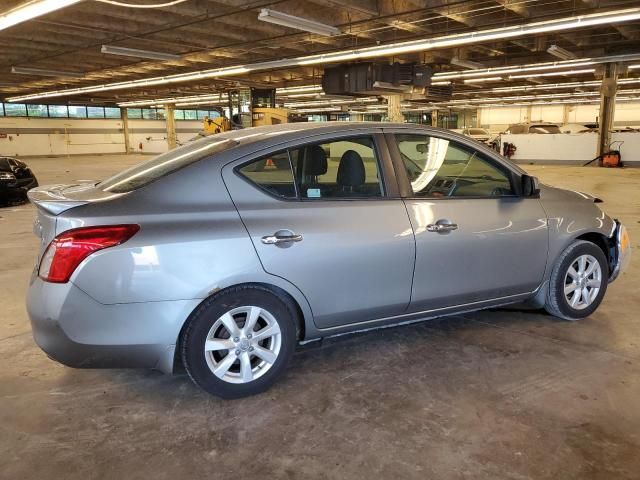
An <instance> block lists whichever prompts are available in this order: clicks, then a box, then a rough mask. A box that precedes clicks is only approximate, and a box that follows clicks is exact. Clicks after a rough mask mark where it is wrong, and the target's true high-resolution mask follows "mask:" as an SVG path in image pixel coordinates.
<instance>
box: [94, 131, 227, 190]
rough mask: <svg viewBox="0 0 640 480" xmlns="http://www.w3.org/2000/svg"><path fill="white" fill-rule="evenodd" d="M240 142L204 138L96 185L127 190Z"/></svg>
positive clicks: (143, 184)
mask: <svg viewBox="0 0 640 480" xmlns="http://www.w3.org/2000/svg"><path fill="white" fill-rule="evenodd" d="M214 138H215V137H214ZM237 144H238V142H236V141H235V140H230V139H224V140H218V141H215V140H214V139H213V138H211V137H207V138H203V139H202V140H197V141H194V142H191V143H189V144H187V145H185V146H184V147H180V148H177V149H175V150H170V151H169V152H167V153H163V154H162V155H159V156H157V157H155V158H154V159H152V160H149V161H147V162H143V163H140V164H138V165H135V166H133V167H131V168H129V169H128V170H125V171H123V172H120V173H118V174H116V175H114V176H113V177H111V178H108V179H107V180H105V181H103V182H100V183H99V184H98V185H96V188H100V189H102V190H104V191H105V192H113V193H127V192H130V191H132V190H135V189H137V188H140V187H143V186H145V185H148V184H149V183H151V182H153V181H155V180H157V179H159V178H161V177H164V176H165V175H169V174H170V173H173V172H175V171H177V170H179V169H181V168H184V167H186V166H188V165H191V164H192V163H196V162H198V161H200V160H202V159H204V158H206V157H209V156H211V155H213V154H216V153H220V152H222V151H224V150H228V149H229V148H232V147H234V146H235V145H237Z"/></svg>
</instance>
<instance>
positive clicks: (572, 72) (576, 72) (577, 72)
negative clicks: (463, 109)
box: [465, 68, 596, 82]
mask: <svg viewBox="0 0 640 480" xmlns="http://www.w3.org/2000/svg"><path fill="white" fill-rule="evenodd" d="M595 71H596V69H595V68H585V69H582V70H567V71H565V72H547V73H535V74H528V75H510V76H509V80H517V79H519V78H536V77H557V76H560V75H581V74H583V73H593V72H595ZM465 82H466V80H465Z"/></svg>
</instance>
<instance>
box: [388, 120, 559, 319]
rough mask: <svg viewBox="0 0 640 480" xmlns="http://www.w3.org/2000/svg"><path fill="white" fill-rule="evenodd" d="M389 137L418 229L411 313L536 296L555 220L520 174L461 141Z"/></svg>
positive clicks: (416, 134) (403, 135) (400, 133)
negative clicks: (524, 192)
mask: <svg viewBox="0 0 640 480" xmlns="http://www.w3.org/2000/svg"><path fill="white" fill-rule="evenodd" d="M388 139H389V140H388V143H389V145H390V150H391V152H392V155H394V156H395V159H396V162H397V163H396V165H397V170H398V171H404V172H405V175H406V176H405V177H404V181H405V182H406V187H405V188H406V190H407V198H406V199H405V202H406V205H407V211H408V214H409V217H410V219H411V222H412V225H413V229H414V231H415V239H416V266H415V277H414V281H413V291H412V298H411V306H410V310H411V311H424V310H431V309H438V308H446V307H453V306H460V305H468V304H473V303H476V302H483V301H490V300H495V299H505V300H508V299H509V298H510V297H514V296H518V295H522V294H526V293H529V292H532V291H534V290H535V289H536V288H537V287H538V286H539V285H540V283H541V282H542V278H543V274H544V270H545V265H546V261H547V251H548V232H547V220H546V214H545V212H544V210H543V208H542V205H541V204H540V200H539V199H538V198H523V197H521V196H520V195H519V187H518V186H517V182H518V181H519V175H517V174H516V172H513V171H511V170H510V169H508V168H507V167H506V166H505V165H503V164H501V163H500V162H498V161H497V160H495V159H493V158H492V157H491V156H490V155H487V154H485V153H483V152H482V151H480V149H477V148H476V147H475V146H473V144H472V143H466V142H461V141H458V140H455V139H454V138H446V137H439V136H436V135H433V134H431V133H428V132H427V133H425V131H424V130H423V131H418V132H414V133H410V132H408V131H407V130H404V131H398V132H396V133H395V135H388Z"/></svg>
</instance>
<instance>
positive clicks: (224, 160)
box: [27, 123, 614, 372]
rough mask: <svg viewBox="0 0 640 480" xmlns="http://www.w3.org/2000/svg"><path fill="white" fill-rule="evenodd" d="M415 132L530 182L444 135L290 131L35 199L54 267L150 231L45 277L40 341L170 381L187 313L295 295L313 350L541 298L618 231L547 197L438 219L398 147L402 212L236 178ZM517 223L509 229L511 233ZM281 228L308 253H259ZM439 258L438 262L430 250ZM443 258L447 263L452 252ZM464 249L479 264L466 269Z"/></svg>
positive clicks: (82, 361) (92, 361) (80, 361)
mask: <svg viewBox="0 0 640 480" xmlns="http://www.w3.org/2000/svg"><path fill="white" fill-rule="evenodd" d="M383 128H384V130H383ZM416 129H417V130H418V131H420V132H424V133H426V134H429V135H435V136H441V137H444V138H448V139H451V140H455V141H456V142H459V143H461V144H464V145H468V146H470V147H472V148H475V149H476V150H479V151H482V152H483V153H484V154H485V155H486V156H488V157H490V158H492V159H493V160H494V161H496V162H499V163H501V164H503V165H506V166H507V168H509V170H511V171H512V172H513V173H514V175H521V174H522V173H523V171H522V170H521V169H520V168H519V167H517V166H515V165H513V164H511V163H510V162H508V161H506V160H505V159H504V158H502V157H500V156H499V155H497V154H496V153H495V152H493V151H492V150H490V149H488V148H484V147H482V146H480V145H479V144H478V143H477V142H474V141H472V140H470V139H466V138H465V137H463V136H461V135H456V134H452V133H450V132H446V131H442V130H439V129H432V128H429V127H417V126H411V125H409V126H407V125H393V124H391V125H389V124H379V123H369V124H367V123H358V124H352V123H350V124H345V123H333V124H331V123H328V124H320V125H313V124H284V125H280V126H273V127H260V128H255V129H248V130H244V131H237V132H231V133H225V134H221V135H219V136H216V137H213V138H212V139H211V140H210V141H216V139H220V138H234V139H236V140H238V141H239V145H238V146H236V147H234V148H231V149H229V150H227V151H224V152H222V153H219V154H217V155H214V156H213V157H211V158H206V159H203V160H201V161H199V162H196V163H194V164H192V165H190V166H188V167H186V168H184V169H182V170H179V171H177V172H175V173H173V174H170V175H167V176H165V177H163V178H160V179H159V180H157V181H155V182H153V183H151V184H149V185H147V186H145V187H142V188H140V189H138V190H134V191H132V192H130V193H126V194H107V193H105V192H103V191H101V190H100V189H99V188H95V187H94V186H93V185H89V186H87V185H83V186H78V187H74V188H73V189H64V188H61V187H57V188H55V189H54V190H55V192H54V193H55V195H54V194H52V190H51V188H47V187H41V188H39V189H36V190H35V191H32V192H31V193H30V198H31V199H32V201H34V203H36V205H38V207H39V208H38V219H37V221H36V224H35V228H34V230H35V231H36V233H37V234H38V235H39V236H40V237H41V238H42V247H41V252H40V255H41V254H42V252H43V251H44V249H45V248H46V246H47V245H48V243H49V242H50V241H51V239H52V238H53V237H54V236H55V234H59V233H61V232H63V231H65V230H68V229H70V228H75V227H80V226H90V225H104V224H122V223H138V224H140V225H141V230H140V232H139V233H138V234H137V235H136V236H134V237H133V238H132V239H131V240H129V241H128V242H126V243H125V244H123V245H120V246H117V247H113V248H109V249H106V250H102V251H100V252H97V253H95V254H93V255H91V256H90V257H88V258H87V259H85V261H83V262H82V264H81V265H80V266H79V267H78V268H77V269H76V271H75V272H74V274H73V275H72V277H71V281H70V282H68V283H67V284H51V283H47V282H44V281H43V280H42V279H40V278H39V277H37V275H36V272H35V271H34V275H33V278H32V280H31V286H30V289H29V294H28V299H27V306H28V311H29V315H30V317H31V320H32V325H33V330H34V336H35V338H36V341H37V342H38V344H39V345H40V346H41V347H42V348H43V349H44V350H45V351H47V352H48V353H49V354H50V355H51V356H53V357H54V358H57V359H59V360H60V361H62V362H63V363H67V364H69V365H73V366H115V365H117V366H142V367H149V366H154V367H156V368H158V369H160V370H162V371H165V372H170V371H171V370H172V368H173V359H174V351H175V345H176V343H177V341H178V335H179V332H180V330H181V328H182V326H183V325H184V323H185V322H186V320H187V319H188V317H189V314H190V313H191V312H192V311H193V309H194V308H196V306H197V305H198V304H199V303H200V302H201V301H202V300H203V299H205V298H207V297H208V296H209V295H211V294H212V293H213V292H215V291H218V290H220V289H224V288H227V287H229V286H233V285H238V284H244V283H260V284H265V285H270V286H273V287H277V288H278V289H280V290H281V291H284V292H286V293H287V294H289V295H290V296H291V297H292V298H293V299H294V300H295V302H296V303H297V304H298V306H299V308H300V311H301V314H302V320H303V322H304V328H303V331H304V338H303V339H301V340H311V339H315V338H320V337H322V336H324V335H327V334H334V333H341V332H348V331H352V330H355V329H361V328H367V327H371V326H382V325H388V324H391V323H398V322H401V321H407V320H412V319H418V318H428V317H432V316H437V315H441V314H446V313H452V312H458V311H467V310H473V309H477V308H483V307H487V306H494V305H502V304H505V303H510V302H514V301H517V300H522V299H524V298H529V297H532V296H533V295H535V294H536V292H539V291H540V290H541V288H543V287H544V285H545V281H546V280H548V277H549V275H550V266H551V265H553V262H554V260H555V258H556V257H557V256H558V255H559V253H560V252H561V251H562V250H563V249H564V248H566V246H567V245H568V244H569V243H570V242H571V241H573V240H574V239H575V238H577V237H578V236H579V235H582V234H585V233H594V232H595V233H600V234H602V235H604V236H607V237H609V236H611V235H612V232H613V226H614V222H613V220H612V219H611V218H609V217H607V216H606V215H605V214H604V213H602V212H601V211H600V210H599V209H598V208H597V206H595V205H594V203H593V200H592V199H590V198H587V197H586V196H584V195H581V194H577V193H573V192H567V191H564V190H559V189H555V188H552V187H546V186H543V187H542V189H541V193H540V198H539V199H536V198H527V199H523V198H518V199H510V200H507V201H504V200H490V201H488V202H486V201H485V203H484V204H483V205H479V206H478V204H476V203H475V202H474V201H473V200H463V201H451V202H449V203H448V204H447V205H444V206H434V203H439V202H433V201H426V202H425V201H415V200H412V199H408V198H407V199H402V198H400V197H399V194H398V193H397V192H398V185H397V184H396V183H395V178H393V167H392V166H390V163H389V158H387V157H388V155H389V150H388V149H387V148H386V145H383V146H382V148H383V151H382V152H380V153H381V156H382V157H383V160H384V161H385V163H384V165H383V173H384V176H385V181H386V183H387V187H388V189H389V191H390V192H391V193H392V196H393V197H394V198H385V199H376V200H357V201H329V202H326V203H324V202H318V203H314V202H287V201H281V200H276V199H274V198H273V197H270V196H269V195H267V194H265V193H264V192H262V191H260V190H259V189H258V188H256V187H253V186H251V185H249V184H248V183H247V182H246V181H245V180H243V179H241V178H239V177H238V176H237V175H235V174H234V172H233V167H234V166H235V165H237V164H240V163H243V162H245V161H247V160H249V159H251V158H254V157H257V156H259V155H261V154H263V153H265V152H268V151H276V150H278V149H282V148H284V147H286V146H289V145H294V144H301V143H310V142H312V141H317V140H320V139H326V138H333V137H335V136H344V135H351V134H354V133H370V134H376V135H379V136H382V135H380V134H381V133H382V132H383V131H386V132H393V131H416ZM383 144H384V141H383ZM390 173H391V175H390ZM398 178H400V177H398ZM230 193H231V194H230ZM234 202H235V203H234ZM405 203H406V208H405ZM454 204H455V205H454ZM463 207H464V208H463ZM467 208H469V209H472V210H473V211H466V210H467ZM542 209H544V211H545V212H546V215H547V217H548V229H546V228H544V227H543V223H544V219H545V216H544V213H543V211H542ZM463 210H464V211H463ZM381 212H384V213H381ZM407 212H409V214H408V213H407ZM449 216H450V217H452V218H453V217H454V216H455V219H456V221H457V223H458V224H459V225H461V229H460V230H459V231H456V232H452V234H451V235H448V236H447V237H451V238H450V239H448V240H449V241H447V242H445V239H444V238H443V237H440V238H438V235H437V234H431V233H429V234H427V233H425V232H423V231H421V229H422V227H423V226H424V225H423V224H424V223H425V222H428V221H430V219H433V218H443V217H449ZM483 219H486V221H485V220H483ZM509 222H511V224H509ZM505 225H510V226H509V227H508V228H507V229H506V230H505V229H504V226H505ZM280 228H290V229H292V230H294V231H299V232H300V233H302V234H303V235H305V239H304V241H303V242H301V243H300V244H296V245H293V246H292V247H291V248H287V249H282V248H279V247H276V246H272V245H271V246H268V245H262V244H261V243H260V242H259V241H258V237H260V236H262V235H268V234H272V233H274V232H275V231H277V230H278V229H280ZM414 232H415V236H414ZM545 232H548V233H545ZM452 239H454V240H455V241H454V240H452ZM516 239H517V240H516ZM427 246H428V247H429V248H428V250H430V251H431V250H434V251H436V249H437V251H436V253H434V254H432V253H431V252H430V251H429V252H426V251H423V250H424V249H426V248H427ZM416 248H417V249H418V251H416V250H415V249H416ZM440 248H442V249H443V250H442V251H446V252H447V253H446V254H445V255H443V254H442V253H441V252H440V253H438V252H439V249H440ZM458 249H460V250H462V251H463V252H466V253H465V254H464V255H463V257H462V259H460V258H459V254H458V253H459V252H458V253H456V250H458ZM414 253H415V255H416V259H417V261H418V263H417V264H416V265H415V269H416V276H415V278H412V273H413V269H414V265H413V256H414ZM454 253H455V254H456V258H457V261H459V262H460V264H458V265H455V268H452V267H451V264H450V262H451V261H452V260H451V259H449V258H445V260H440V262H438V259H437V257H438V256H439V257H446V256H447V255H448V256H451V257H453V255H454ZM505 255H506V256H508V258H505ZM547 257H548V262H547V261H546V259H547ZM475 258H481V261H478V262H477V263H476V264H473V263H472V264H471V265H472V266H473V269H472V270H471V271H468V270H467V269H465V268H463V266H462V263H463V262H464V263H465V264H466V265H467V266H468V265H469V263H468V262H470V261H471V262H473V261H474V259H475ZM496 265H497V266H498V267H496ZM510 267H512V268H513V270H511V269H510ZM434 270H435V272H434ZM496 272H497V273H499V275H495V273H496ZM514 272H516V273H514ZM522 272H525V275H524V277H522V276H521V277H518V273H520V274H521V273H522ZM541 272H544V273H541ZM460 275H463V276H464V277H463V278H460ZM479 282H481V283H479ZM412 283H413V289H412V288H411V284H412ZM486 283H490V286H489V287H485V286H484V284H486ZM433 292H437V294H435V295H434V294H433ZM505 292H506V293H507V294H508V295H506V296H507V297H508V298H504V297H505V295H504V293H505ZM511 295H513V296H511ZM123 363H124V365H123Z"/></svg>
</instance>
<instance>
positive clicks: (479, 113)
mask: <svg viewBox="0 0 640 480" xmlns="http://www.w3.org/2000/svg"><path fill="white" fill-rule="evenodd" d="M473 126H474V127H478V128H480V127H482V109H481V108H478V109H476V124H475V125H473Z"/></svg>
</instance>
